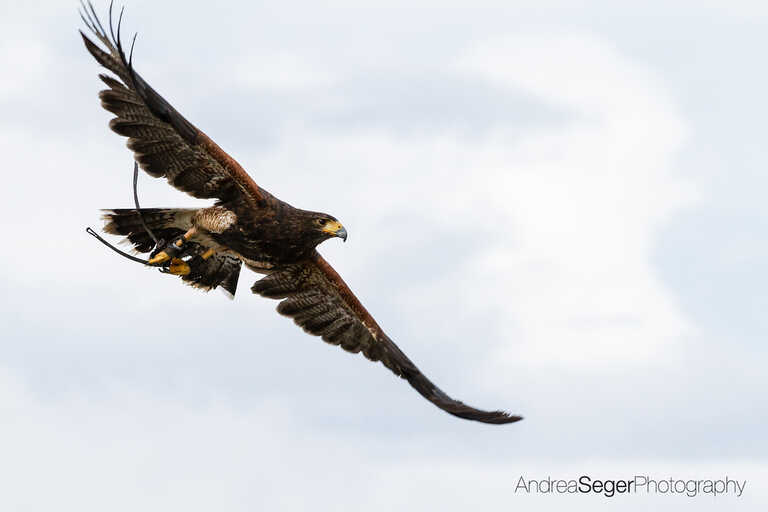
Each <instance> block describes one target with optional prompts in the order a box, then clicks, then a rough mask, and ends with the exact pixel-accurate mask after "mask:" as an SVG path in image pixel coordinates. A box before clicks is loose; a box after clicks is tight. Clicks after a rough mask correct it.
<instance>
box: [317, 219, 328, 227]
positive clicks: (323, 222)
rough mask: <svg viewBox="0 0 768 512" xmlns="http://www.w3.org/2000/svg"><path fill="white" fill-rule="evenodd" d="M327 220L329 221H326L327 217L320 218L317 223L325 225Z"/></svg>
mask: <svg viewBox="0 0 768 512" xmlns="http://www.w3.org/2000/svg"><path fill="white" fill-rule="evenodd" d="M326 222H327V221H326V220H325V219H318V220H317V223H318V224H320V225H321V226H325V223H326Z"/></svg>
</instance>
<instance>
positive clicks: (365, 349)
mask: <svg viewBox="0 0 768 512" xmlns="http://www.w3.org/2000/svg"><path fill="white" fill-rule="evenodd" d="M251 290H252V291H253V292H254V293H257V294H259V295H261V296H263V297H268V298H271V299H282V300H281V302H280V303H279V304H278V306H277V311H278V313H280V314H281V315H285V316H288V317H290V318H292V319H293V321H294V322H295V323H296V324H297V325H298V326H300V327H301V328H302V329H304V331H306V332H308V333H309V334H313V335H315V336H320V337H321V338H322V339H323V340H324V341H326V342H328V343H331V344H333V345H340V346H341V348H343V349H344V350H346V351H348V352H353V353H357V352H362V353H363V355H365V357H367V358H368V359H370V360H371V361H381V363H382V364H384V366H386V367H387V368H389V369H390V370H391V371H392V372H393V373H394V374H395V375H397V376H399V377H402V378H403V379H405V380H407V381H408V383H409V384H410V385H411V386H412V387H413V388H414V389H415V390H416V391H418V392H419V393H420V394H421V395H422V396H423V397H424V398H426V399H427V400H429V401H430V402H432V403H433V404H435V405H436V406H437V407H439V408H440V409H442V410H444V411H446V412H448V413H450V414H453V415H454V416H458V417H460V418H465V419H470V420H475V421H481V422H484V423H512V422H515V421H518V420H520V419H522V418H521V417H520V416H514V415H511V414H508V413H506V412H504V411H482V410H479V409H475V408H474V407H470V406H468V405H466V404H464V403H463V402H460V401H458V400H454V399H453V398H451V397H450V396H448V395H447V394H445V393H444V392H443V391H442V390H440V388H438V387H437V386H435V384H433V383H432V382H431V381H430V380H429V379H428V378H427V377H425V376H424V374H422V373H421V371H420V370H419V369H418V368H417V367H416V365H415V364H414V363H413V362H412V361H411V360H410V359H408V357H407V356H406V355H405V354H404V353H403V352H402V351H401V350H400V349H399V348H398V347H397V345H395V343H394V342H393V341H392V340H391V339H390V338H389V337H388V336H387V335H386V334H385V333H384V331H383V330H382V329H381V328H380V327H379V326H378V324H377V323H376V321H375V320H374V319H373V317H372V316H371V315H370V313H368V311H367V310H366V309H365V308H364V307H363V305H362V304H361V303H360V301H359V300H358V299H357V297H355V295H354V294H353V293H352V291H351V290H350V289H349V287H348V286H347V285H346V283H344V281H343V280H342V279H341V277H340V276H339V275H338V274H337V273H336V271H335V270H334V269H333V268H332V267H331V266H330V265H329V264H328V263H327V262H326V261H325V260H324V259H323V257H322V256H320V254H318V253H315V255H314V257H313V258H312V259H310V260H308V261H306V262H304V263H299V264H295V265H290V266H287V267H284V268H281V269H280V270H276V271H274V272H272V273H270V274H268V275H267V276H266V277H264V278H262V279H260V280H259V281H257V282H256V283H255V284H254V285H253V287H252V288H251Z"/></svg>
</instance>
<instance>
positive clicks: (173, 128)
mask: <svg viewBox="0 0 768 512" xmlns="http://www.w3.org/2000/svg"><path fill="white" fill-rule="evenodd" d="M83 11H84V12H81V16H82V18H83V21H84V23H85V24H86V26H87V27H88V28H89V29H90V31H91V32H92V33H93V35H94V36H95V37H96V39H98V41H99V42H100V43H101V44H102V45H103V46H104V47H105V48H106V51H105V50H103V49H102V48H100V47H99V46H98V45H97V44H96V43H94V42H93V41H91V40H90V39H89V38H88V37H87V36H86V35H85V34H84V33H83V32H81V35H82V37H83V42H84V43H85V47H86V49H87V50H88V51H89V52H90V53H91V55H93V57H94V58H95V59H96V61H97V62H98V63H99V64H101V65H102V66H104V67H105V68H106V69H108V70H109V71H111V72H112V73H114V74H115V75H116V77H117V78H115V77H111V76H107V75H99V78H101V80H102V81H103V82H104V83H105V84H106V85H107V87H109V88H108V89H106V90H103V91H101V93H99V98H100V99H101V104H102V106H103V107H104V108H105V109H106V110H108V111H109V112H112V113H113V114H115V115H116V116H117V117H115V118H114V119H112V120H111V121H110V123H109V127H110V128H111V129H112V130H113V131H114V132H116V133H118V134H120V135H123V136H125V137H128V142H127V145H128V148H129V149H131V150H132V151H133V152H134V158H135V159H136V161H137V162H138V163H139V165H140V166H141V168H142V169H144V170H145V171H146V172H147V173H149V174H150V175H152V176H154V177H161V176H164V177H165V178H166V179H167V180H168V183H170V184H171V185H172V186H174V187H176V188H178V189H179V190H182V191H184V192H187V193H188V194H190V195H192V196H193V197H197V198H202V199H210V198H215V199H218V200H219V203H220V204H221V203H227V204H228V205H230V207H236V206H240V205H242V206H244V207H250V208H256V207H259V206H262V205H263V204H264V201H268V200H270V199H271V195H270V194H269V193H267V192H266V191H265V190H263V189H261V188H259V186H258V185H256V183H255V182H254V181H253V180H252V179H251V177H250V176H249V175H248V173H246V172H245V170H244V169H243V168H242V167H241V166H240V164H238V163H237V162H236V161H235V160H234V159H233V158H232V157H231V156H229V155H228V154H227V153H225V152H224V150H222V149H221V148H220V147H219V146H218V145H216V143H215V142H213V141H212V140H211V139H210V138H209V137H208V136H207V135H206V134H205V133H203V132H202V131H200V130H199V129H198V128H196V127H195V126H194V125H193V124H192V123H190V122H189V121H187V119H185V118H184V116H182V115H181V114H180V113H179V112H178V111H177V110H176V109H175V108H173V107H172V106H171V105H170V104H169V103H168V102H167V101H166V100H165V99H164V98H163V97H162V96H160V94H158V93H157V91H155V90H154V89H153V88H152V87H151V86H150V85H149V84H148V83H147V82H146V81H144V79H143V78H142V77H141V76H140V75H139V74H138V73H137V72H136V71H135V69H134V68H133V65H132V63H131V62H130V61H129V60H127V59H126V56H125V52H124V51H123V47H122V43H121V41H120V27H119V24H118V30H117V36H115V35H114V30H113V26H112V15H111V6H110V20H109V21H110V24H109V29H110V34H111V37H110V36H108V35H107V32H106V30H105V29H104V27H103V26H102V24H101V22H100V21H99V19H98V17H97V16H96V13H95V11H94V9H93V6H91V4H90V2H89V3H88V6H87V7H85V6H84V8H83ZM121 15H122V13H121Z"/></svg>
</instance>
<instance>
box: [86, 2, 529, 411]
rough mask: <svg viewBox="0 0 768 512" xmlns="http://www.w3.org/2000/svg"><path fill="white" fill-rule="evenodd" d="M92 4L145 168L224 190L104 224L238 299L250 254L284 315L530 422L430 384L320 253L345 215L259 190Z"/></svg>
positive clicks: (108, 80)
mask: <svg viewBox="0 0 768 512" xmlns="http://www.w3.org/2000/svg"><path fill="white" fill-rule="evenodd" d="M84 11H85V12H84V16H83V21H84V22H85V24H86V25H87V26H88V28H89V29H90V30H91V32H93V34H94V35H95V36H96V38H97V39H98V40H99V41H100V42H101V43H102V44H103V45H104V47H105V48H106V51H105V50H102V49H101V48H99V47H98V46H97V45H96V44H95V43H94V42H92V41H91V40H90V39H88V37H86V35H85V34H83V33H82V32H81V34H82V36H83V41H84V42H85V46H86V48H87V50H88V51H89V52H90V53H91V55H93V56H94V58H95V59H96V60H97V61H98V62H99V63H100V64H101V65H102V66H104V67H105V68H107V69H108V70H109V71H111V72H112V73H114V74H115V75H116V77H117V78H114V77H110V76H107V75H99V77H100V78H101V80H102V81H103V82H104V83H105V84H106V85H107V87H108V89H106V90H104V91H102V92H101V93H100V94H99V98H100V99H101V103H102V106H103V107H104V108H105V109H106V110H108V111H110V112H112V113H113V114H115V115H116V117H115V118H114V119H112V120H111V121H110V123H109V126H110V128H111V129H112V130H113V131H115V132H116V133H118V134H120V135H123V136H125V137H128V142H127V145H128V148H129V149H131V150H132V151H133V153H134V158H135V159H136V161H137V162H138V164H139V165H140V166H141V168H142V169H144V170H145V171H146V172H147V173H149V174H150V175H152V176H154V177H164V178H165V179H166V180H167V181H168V183H170V184H171V185H172V186H174V187H176V188H177V189H179V190H181V191H183V192H186V193H188V194H190V195H192V196H193V197H196V198H203V199H209V198H213V199H216V205H215V206H214V207H211V208H201V209H178V208H177V209H173V208H167V209H153V208H147V209H142V210H140V213H139V212H137V211H136V210H133V209H131V210H127V209H126V210H121V209H115V210H107V211H106V213H105V216H104V217H105V219H106V221H107V224H106V225H105V227H104V229H105V231H106V232H108V233H111V234H116V235H122V236H125V237H126V238H127V240H128V242H129V243H131V244H132V245H133V247H134V249H135V250H136V251H137V252H142V253H146V252H150V251H153V249H154V251H153V255H155V256H153V259H151V260H150V262H152V261H153V260H155V259H156V260H157V261H160V258H158V257H157V255H158V251H159V250H160V249H162V247H155V243H154V241H153V239H152V238H151V237H150V235H149V234H148V233H147V230H146V229H145V227H144V224H145V223H146V225H147V227H148V228H149V229H151V230H152V231H153V232H154V233H155V235H156V236H157V237H158V238H161V239H163V240H165V241H166V242H172V241H173V243H168V245H167V247H166V249H165V251H168V253H169V254H170V255H173V256H176V258H175V259H174V260H172V261H173V262H174V263H173V264H172V266H171V268H173V265H176V267H177V268H181V269H182V270H180V271H179V272H178V274H179V275H180V276H181V277H182V279H183V280H184V281H186V282H188V283H189V284H192V285H193V286H196V287H199V288H202V289H206V290H207V289H213V288H216V287H222V288H224V289H225V290H226V291H227V292H229V293H230V294H231V295H232V296H234V293H235V289H236V287H237V280H238V276H239V274H240V268H241V266H242V264H243V263H245V265H246V266H247V267H249V268H250V269H252V270H255V271H257V272H260V273H262V274H266V277H263V278H262V279H260V280H259V281H257V282H256V283H255V284H254V285H253V287H252V288H251V289H252V291H253V292H254V293H256V294H259V295H261V296H263V297H267V298H271V299H280V300H281V302H280V303H279V304H278V306H277V311H278V312H279V313H280V314H282V315H285V316H288V317H290V318H293V320H294V322H295V323H296V324H297V325H299V326H300V327H302V328H303V329H304V330H305V331H306V332H308V333H310V334H313V335H316V336H320V337H321V338H322V339H323V340H324V341H326V342H328V343H331V344H334V345H339V346H341V347H342V348H343V349H344V350H347V351H349V352H362V353H363V355H365V357H367V358H368V359H370V360H372V361H381V362H382V364H384V366H386V367H387V368H389V369H390V370H391V371H392V372H394V373H395V374H396V375H398V376H400V377H402V378H404V379H406V380H407V381H408V382H409V383H410V385H411V386H412V387H413V388H414V389H416V391H418V392H419V393H420V394H421V395H422V396H424V397H425V398H426V399H427V400H429V401H430V402H432V403H433V404H435V405H436V406H437V407H439V408H441V409H443V410H444V411H446V412H448V413H450V414H453V415H454V416H458V417H461V418H466V419H470V420H476V421H481V422H484V423H511V422H514V421H518V420H520V419H521V418H520V417H519V416H513V415H510V414H508V413H506V412H503V411H481V410H478V409H475V408H473V407H470V406H468V405H466V404H464V403H462V402H459V401H457V400H454V399H452V398H451V397H449V396H448V395H446V394H445V393H444V392H443V391H441V390H440V389H439V388H438V387H437V386H435V385H434V384H433V383H432V382H431V381H429V379H427V378H426V377H425V376H424V375H423V374H422V373H421V372H420V371H419V369H418V368H417V367H416V365H414V364H413V362H412V361H411V360H410V359H408V357H406V356H405V354H403V352H402V351H401V350H400V349H399V348H398V347H397V345H395V344H394V342H393V341H392V340H391V339H390V338H389V337H388V336H387V335H386V334H385V333H384V331H383V330H382V329H381V327H379V325H378V324H377V323H376V321H375V320H374V319H373V317H372V316H371V315H370V313H368V311H367V310H366V309H365V307H363V305H362V304H361V303H360V301H359V300H358V299H357V297H355V295H354V294H353V293H352V291H351V290H350V289H349V287H348V286H347V285H346V284H345V283H344V281H343V280H342V279H341V277H340V276H339V275H338V274H337V273H336V271H335V270H334V269H333V268H332V267H331V265H330V264H328V262H326V261H325V259H323V257H322V256H320V254H319V253H318V252H317V250H316V247H317V245H318V244H320V243H321V242H323V241H324V240H327V239H328V238H331V237H334V236H336V237H341V238H344V239H346V231H345V230H344V228H343V227H342V226H341V224H339V222H338V221H337V220H336V219H335V218H334V217H332V216H330V215H327V214H323V213H318V212H310V211H306V210H300V209H298V208H294V207H292V206H291V205H289V204H287V203H285V202H283V201H280V200H279V199H277V198H276V197H274V196H272V195H271V194H270V193H268V192H267V191H265V190H264V189H262V188H260V187H259V186H258V185H257V184H256V183H255V182H254V181H253V180H252V179H251V177H250V176H249V175H248V174H247V173H246V172H245V170H244V169H243V168H242V167H241V166H240V165H239V164H238V163H237V162H236V161H235V160H234V159H232V157H230V156H229V155H227V154H226V153H225V152H224V151H223V150H222V149H221V148H220V147H219V146H218V145H216V143H214V142H213V141H212V140H211V139H210V138H209V137H208V136H207V135H205V134H204V133H203V132H202V131H200V130H198V129H197V128H196V127H195V126H194V125H193V124H192V123H190V122H189V121H187V120H186V119H185V118H184V117H183V116H182V115H181V114H179V112H177V111H176V109H174V108H173V107H172V106H171V105H170V104H169V103H168V102H167V101H165V99H163V98H162V97H161V96H160V95H159V94H158V93H157V92H156V91H155V90H154V89H152V87H150V86H149V85H148V84H147V83H146V82H145V81H144V80H143V79H142V78H141V77H140V76H139V75H138V73H136V71H135V70H134V69H133V66H132V63H131V62H130V60H129V59H128V58H126V55H125V52H124V50H123V47H122V44H121V40H120V24H119V23H118V26H117V34H116V35H115V33H114V30H113V26H112V15H111V6H110V26H109V28H110V34H111V37H109V36H108V35H107V32H106V30H105V29H104V27H103V26H102V25H101V23H100V21H99V19H98V17H97V16H96V14H95V12H94V10H93V7H92V6H91V5H90V3H89V4H88V7H87V8H86V7H84ZM121 14H122V13H121ZM142 221H143V222H142ZM170 255H166V256H167V259H168V260H170V258H171V256H170ZM173 273H176V272H173Z"/></svg>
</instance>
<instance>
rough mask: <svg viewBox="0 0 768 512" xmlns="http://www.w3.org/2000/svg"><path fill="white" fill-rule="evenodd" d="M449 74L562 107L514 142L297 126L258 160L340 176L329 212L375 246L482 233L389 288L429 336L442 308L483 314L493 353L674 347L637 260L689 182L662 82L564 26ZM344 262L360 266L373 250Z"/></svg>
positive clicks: (505, 134) (680, 320)
mask: <svg viewBox="0 0 768 512" xmlns="http://www.w3.org/2000/svg"><path fill="white" fill-rule="evenodd" d="M458 68H459V69H460V70H461V71H462V72H464V73H467V74H471V75H472V76H474V77H483V78H485V79H487V80H489V81H491V82H493V83H495V84H496V85H498V86H502V87H505V88H507V89H508V90H509V93H510V94H525V95H529V96H533V97H536V98H538V99H539V100H540V101H541V102H543V103H544V104H546V105H549V106H554V107H558V108H562V109H565V110H566V111H567V112H568V113H569V114H570V115H571V117H570V119H569V120H568V121H567V122H566V123H564V124H561V125H555V126H546V127H544V128H538V129H537V131H533V132H531V133H527V134H525V135H523V136H520V135H519V134H513V133H511V132H510V131H508V130H506V129H505V128H504V127H503V126H504V125H503V124H502V125H501V127H498V128H496V129H495V130H494V131H493V132H492V133H490V134H489V136H488V137H486V138H484V139H482V140H480V141H476V140H470V139H468V138H467V137H464V136H462V135H460V134H455V133H451V132H448V131H440V132H437V133H430V134H421V135H417V136H413V137H402V138H398V137H396V136H393V135H392V134H390V133H388V132H385V131H366V132H362V133H350V134H346V135H342V136H339V135H338V134H332V135H325V134H323V133H319V132H309V131H302V130H301V129H299V128H297V129H296V130H295V131H294V132H291V133H289V134H286V136H285V140H286V141H290V142H289V143H288V144H286V145H285V146H283V147H280V148H278V149H277V150H275V152H274V153H272V154H271V155H270V156H268V157H267V158H265V159H263V160H262V162H261V163H260V165H259V166H260V167H262V168H269V169H307V170H309V169H311V170H318V169H319V170H321V174H322V180H318V186H320V185H322V186H327V185H328V183H340V184H343V190H346V191H348V193H349V195H347V196H345V197H336V196H334V197H333V198H332V202H333V208H334V212H345V211H346V212H354V213H355V216H356V217H355V219H356V221H357V222H360V223H365V224H366V225H365V233H376V235H377V237H379V238H380V240H379V242H376V241H372V240H370V239H369V240H366V242H367V243H368V244H371V243H373V244H380V245H379V249H381V248H383V247H387V246H389V245H391V244H403V243H404V244H408V240H407V239H404V238H403V236H404V234H405V233H410V234H411V236H415V235H414V234H415V233H434V232H436V231H437V232H440V231H447V232H454V233H466V237H465V240H466V243H467V244H472V243H473V242H474V238H475V237H474V236H472V233H482V238H483V241H484V243H485V244H486V245H485V246H484V247H483V250H481V251H480V250H478V251H475V252H474V253H473V255H472V256H471V257H470V259H468V260H458V259H457V258H458V256H456V255H452V254H450V253H447V254H442V253H441V252H440V247H434V248H433V250H434V251H435V257H440V258H445V259H446V262H447V261H448V260H451V258H453V259H454V263H455V266H454V268H455V270H454V271H451V272H449V273H447V274H445V275H443V276H441V277H442V278H441V279H440V280H438V281H433V280H431V278H430V279H428V280H425V281H424V282H421V283H419V282H417V283H416V284H414V285H412V286H411V287H410V288H409V289H408V292H407V294H405V295H404V296H402V298H403V300H404V301H406V302H407V303H408V304H409V306H411V307H412V310H413V312H414V316H415V317H417V318H418V319H419V323H421V324H423V325H424V327H423V328H424V329H427V328H428V329H429V332H433V330H434V329H435V327H434V326H435V325H437V326H438V327H437V329H438V330H440V329H448V330H450V329H451V328H452V327H451V325H450V322H445V321H444V320H441V319H440V317H441V316H442V315H443V314H444V311H452V310H454V311H480V310H485V311H488V310H489V309H490V310H492V311H494V312H495V313H496V317H497V319H498V325H497V326H496V327H497V328H498V332H499V333H500V334H501V335H502V339H501V340H499V342H498V346H497V348H498V351H499V353H500V354H501V355H502V358H503V360H507V361H524V362H526V363H537V364H544V365H548V364H566V365H568V364H571V363H578V364H586V365H589V366H592V365H602V364H609V365H613V364H615V363H616V362H618V361H621V362H625V363H631V362H634V363H639V364H645V363H647V362H648V361H649V360H652V359H654V358H656V357H658V355H659V353H660V352H664V359H669V358H670V357H674V355H675V354H676V353H677V351H678V350H679V348H680V347H679V343H678V342H679V341H680V340H681V339H682V338H683V337H684V336H685V335H689V334H691V333H692V332H693V326H691V325H690V323H689V321H688V320H687V319H686V318H685V317H684V316H683V315H682V314H681V313H680V311H679V310H678V308H677V305H676V303H675V299H674V298H673V297H672V296H671V295H670V293H669V291H668V290H667V289H665V287H664V285H663V284H662V283H661V282H660V281H659V279H658V278H657V277H656V275H655V273H654V270H653V267H652V265H651V261H650V257H651V250H652V249H653V244H654V236H655V234H656V232H657V230H658V228H659V227H660V226H662V225H663V223H664V222H665V220H666V219H668V218H669V217H670V215H671V214H673V213H674V212H676V211H678V210H679V209H680V208H681V207H683V206H684V205H687V204H690V203H691V201H692V200H693V198H694V197H695V189H694V188H693V186H692V184H690V183H687V182H685V181H683V180H682V179H680V178H679V177H677V176H676V174H675V168H674V162H675V160H674V159H675V156H676V152H677V151H678V150H679V149H680V148H681V145H682V144H683V142H684V141H685V137H686V127H685V124H684V121H683V120H682V119H681V116H680V114H679V113H678V112H677V110H676V109H675V107H674V104H673V102H672V100H671V99H670V98H669V97H668V96H667V94H666V93H665V92H664V87H663V84H662V83H660V82H659V80H658V79H657V78H656V77H655V76H654V75H653V74H652V73H651V72H649V71H648V70H646V69H644V68H643V67H642V66H639V65H636V64H634V63H633V62H631V61H630V60H628V59H626V58H624V57H622V56H621V55H620V54H619V53H618V52H616V51H615V50H614V49H613V48H612V47H611V46H610V45H608V44H606V43H604V42H601V41H599V40H597V39H594V38H591V37H584V36H574V35H567V36H560V35H552V34H548V35H524V36H514V37H506V38H502V39H494V40H491V41H487V42H484V43H482V44H479V45H477V46H476V47H474V48H473V49H472V50H471V51H469V52H467V54H466V55H465V56H463V57H462V58H461V59H460V61H459V64H458ZM307 178H308V179H310V180H311V179H313V177H312V176H311V175H310V176H308V177H307ZM321 182H322V183H321ZM285 188H289V187H288V186H287V184H286V186H285ZM293 188H295V187H293ZM313 190H314V187H313V186H312V185H310V186H309V187H307V190H306V191H305V193H306V196H307V197H306V201H307V202H308V201H309V200H310V197H311V196H312V194H313V192H312V191H313ZM353 191H356V192H354V193H353ZM297 204H299V205H302V203H301V202H298V201H297ZM303 204H307V203H306V202H305V203H303ZM310 206H311V204H310ZM328 207H329V208H330V207H331V206H330V204H329V205H328ZM339 215H341V214H340V213H339ZM393 215H397V216H399V217H398V219H397V220H396V221H393V218H392V217H393ZM395 222H398V223H399V224H396V223H395ZM352 233H353V236H354V235H355V231H354V230H353V231H352ZM365 233H364V235H363V236H365ZM356 259H357V260H358V261H363V262H365V264H366V265H371V264H373V265H374V266H375V265H376V263H375V262H376V255H375V249H374V250H372V251H371V254H370V255H363V256H362V258H361V256H360V254H359V253H358V254H357V255H356ZM444 263H445V262H444ZM360 271H361V272H362V271H363V268H361V269H360ZM457 290H458V293H457ZM427 326H428V327H427ZM425 334H426V331H425Z"/></svg>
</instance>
